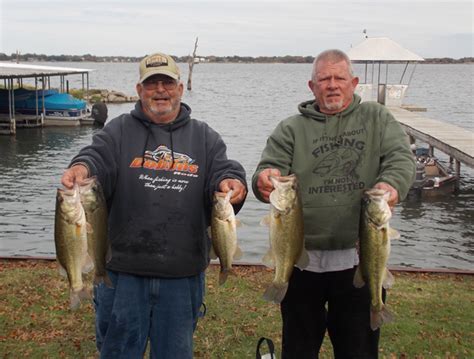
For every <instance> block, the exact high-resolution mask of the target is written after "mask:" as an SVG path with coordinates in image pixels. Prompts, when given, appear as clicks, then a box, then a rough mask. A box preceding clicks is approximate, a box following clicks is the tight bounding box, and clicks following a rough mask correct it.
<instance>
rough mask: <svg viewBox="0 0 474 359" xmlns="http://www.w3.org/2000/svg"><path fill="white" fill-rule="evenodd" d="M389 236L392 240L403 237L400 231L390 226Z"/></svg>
mask: <svg viewBox="0 0 474 359" xmlns="http://www.w3.org/2000/svg"><path fill="white" fill-rule="evenodd" d="M388 238H390V240H391V241H396V240H397V239H400V238H401V235H400V232H399V231H397V230H396V229H395V228H392V227H388Z"/></svg>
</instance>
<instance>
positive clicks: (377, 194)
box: [354, 188, 396, 330]
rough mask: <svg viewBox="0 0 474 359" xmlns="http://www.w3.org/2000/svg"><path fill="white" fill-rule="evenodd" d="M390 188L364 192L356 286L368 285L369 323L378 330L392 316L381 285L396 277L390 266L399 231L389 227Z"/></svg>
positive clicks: (390, 283) (355, 277)
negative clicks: (393, 238)
mask: <svg viewBox="0 0 474 359" xmlns="http://www.w3.org/2000/svg"><path fill="white" fill-rule="evenodd" d="M389 195H390V194H389V192H386V191H384V190H380V189H375V188H373V189H370V190H367V191H365V192H364V196H363V203H362V212H361V219H360V228H359V266H358V267H357V270H356V273H355V276H354V286H355V287H357V288H361V287H363V286H364V285H365V284H367V285H368V286H369V292H370V327H371V328H372V330H377V329H378V328H380V327H381V326H382V324H383V323H387V322H390V321H392V320H393V316H392V314H391V313H390V312H389V311H388V309H387V308H386V307H385V304H384V302H383V300H382V287H383V288H385V289H387V288H390V287H391V286H392V285H393V282H394V279H393V276H392V274H391V273H390V272H389V271H388V269H387V263H388V258H389V255H390V239H391V237H393V236H394V235H395V233H396V231H394V230H391V229H390V227H389V223H388V222H389V220H390V218H391V216H392V212H391V210H390V207H389V205H388V203H387V201H388V198H389Z"/></svg>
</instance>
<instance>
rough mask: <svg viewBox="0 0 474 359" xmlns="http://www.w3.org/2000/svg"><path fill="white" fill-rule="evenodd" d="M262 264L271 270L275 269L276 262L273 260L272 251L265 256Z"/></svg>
mask: <svg viewBox="0 0 474 359" xmlns="http://www.w3.org/2000/svg"><path fill="white" fill-rule="evenodd" d="M262 263H263V264H264V265H266V266H267V267H269V268H275V262H274V260H273V256H272V250H271V249H270V250H269V251H268V252H267V254H265V255H264V256H263V258H262Z"/></svg>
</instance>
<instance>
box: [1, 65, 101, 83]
mask: <svg viewBox="0 0 474 359" xmlns="http://www.w3.org/2000/svg"><path fill="white" fill-rule="evenodd" d="M91 71H94V70H91V69H76V68H72V67H56V66H40V65H25V64H15V63H8V62H0V79H8V78H27V77H41V76H63V75H73V74H85V73H89V72H91Z"/></svg>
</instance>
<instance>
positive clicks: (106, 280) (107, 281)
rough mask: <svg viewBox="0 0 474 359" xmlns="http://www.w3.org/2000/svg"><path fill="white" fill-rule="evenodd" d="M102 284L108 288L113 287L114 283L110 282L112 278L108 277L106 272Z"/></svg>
mask: <svg viewBox="0 0 474 359" xmlns="http://www.w3.org/2000/svg"><path fill="white" fill-rule="evenodd" d="M104 284H105V285H106V286H107V287H109V288H114V284H113V283H112V280H111V279H110V277H109V274H108V273H107V272H106V273H105V275H104Z"/></svg>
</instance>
